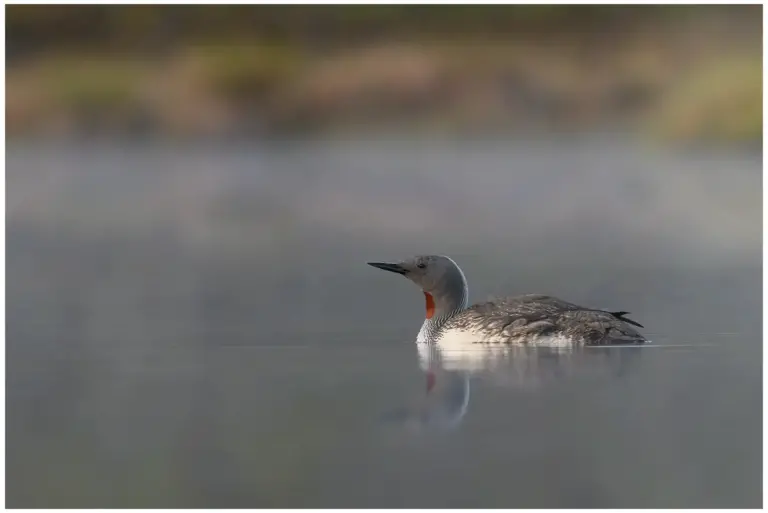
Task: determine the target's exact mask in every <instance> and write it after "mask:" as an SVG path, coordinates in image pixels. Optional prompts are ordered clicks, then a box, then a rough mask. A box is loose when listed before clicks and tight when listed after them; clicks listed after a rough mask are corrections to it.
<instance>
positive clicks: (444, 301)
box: [368, 255, 467, 310]
mask: <svg viewBox="0 0 768 513" xmlns="http://www.w3.org/2000/svg"><path fill="white" fill-rule="evenodd" d="M368 265H371V266H373V267H376V268H378V269H383V270H385V271H390V272H393V273H397V274H401V275H403V276H405V277H406V278H408V279H409V280H411V281H412V282H413V283H415V284H416V285H418V286H419V288H421V290H422V291H424V292H425V293H426V294H429V295H431V296H432V297H433V298H434V301H435V305H436V307H437V309H438V310H448V309H451V310H452V309H456V308H466V301H467V280H466V278H464V273H463V272H461V269H460V268H459V266H458V265H457V264H456V262H454V261H453V260H452V259H451V258H449V257H447V256H443V255H418V256H414V257H411V258H408V259H405V260H402V261H400V262H397V263H391V264H390V263H384V262H368Z"/></svg>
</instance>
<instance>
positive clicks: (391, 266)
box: [368, 262, 407, 274]
mask: <svg viewBox="0 0 768 513" xmlns="http://www.w3.org/2000/svg"><path fill="white" fill-rule="evenodd" d="M368 265H371V266H373V267H376V268H378V269H384V270H385V271H391V272H393V273H397V274H405V273H406V272H407V271H406V270H405V269H403V268H402V267H400V266H399V265H397V264H385V263H383V262H368Z"/></svg>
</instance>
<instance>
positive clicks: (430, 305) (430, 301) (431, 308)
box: [424, 292, 435, 319]
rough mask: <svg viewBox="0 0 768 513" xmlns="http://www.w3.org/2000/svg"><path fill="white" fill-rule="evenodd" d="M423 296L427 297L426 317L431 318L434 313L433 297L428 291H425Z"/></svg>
mask: <svg viewBox="0 0 768 513" xmlns="http://www.w3.org/2000/svg"><path fill="white" fill-rule="evenodd" d="M424 297H425V298H426V299H427V319H431V318H432V316H433V315H435V298H433V297H432V294H430V293H429V292H425V293H424Z"/></svg>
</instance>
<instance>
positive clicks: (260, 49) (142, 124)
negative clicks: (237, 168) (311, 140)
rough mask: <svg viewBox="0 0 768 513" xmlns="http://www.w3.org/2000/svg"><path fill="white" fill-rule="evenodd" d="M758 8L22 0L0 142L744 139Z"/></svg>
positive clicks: (12, 28)
mask: <svg viewBox="0 0 768 513" xmlns="http://www.w3.org/2000/svg"><path fill="white" fill-rule="evenodd" d="M761 8H762V7H761V6H727V5H725V6H663V5H659V6H600V5H594V6H589V5H584V6H581V5H531V6H526V5H520V6H504V5H493V6H466V5H463V6H462V5H456V6H409V5H392V6H383V5H378V6H368V5H348V6H272V5H250V6H248V5H241V6H205V5H194V6H169V5H133V6H131V5H115V6H111V5H87V6H63V5H55V6H35V5H30V6H22V5H13V6H9V7H8V9H7V17H6V28H7V31H6V33H7V41H6V48H7V65H8V68H7V74H6V105H7V110H6V123H7V128H8V132H9V134H11V135H13V134H16V135H29V134H46V133H54V134H56V133H58V134H62V133H63V134H72V133H79V132H83V131H86V132H94V133H108V134H113V135H119V136H126V135H133V136H136V135H145V136H146V135H150V136H157V135H160V134H162V135H212V134H222V133H224V134H232V133H250V132H254V131H255V132H257V133H259V134H265V133H266V134H269V133H283V134H285V133H287V134H296V133H301V132H307V131H321V132H322V131H327V130H333V129H339V128H341V129H344V128H345V127H346V129H354V130H358V129H360V128H366V129H371V128H381V127H383V128H384V129H392V128H393V127H397V128H398V129H399V128H400V127H402V126H409V127H411V128H413V129H422V128H423V129H425V130H428V131H435V130H437V131H446V130H447V131H453V132H455V131H473V130H522V131H525V130H535V129H539V128H544V129H555V130H563V129H572V130H599V129H600V127H605V126H611V127H615V126H616V123H619V124H622V125H625V126H629V127H633V126H634V127H639V128H642V127H646V128H648V127H650V132H651V133H652V134H654V135H655V136H657V137H659V138H662V139H669V140H687V139H697V138H707V139H713V140H723V141H740V140H755V139H756V138H759V137H760V135H761V130H762V101H761V99H762V98H761V96H759V93H758V91H761V87H762V83H761V67H760V58H759V56H760V47H761V46H760V45H761V35H762V33H761V32H762V29H761V25H760V20H761V16H760V14H761V12H760V10H761Z"/></svg>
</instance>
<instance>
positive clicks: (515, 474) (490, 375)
mask: <svg viewBox="0 0 768 513" xmlns="http://www.w3.org/2000/svg"><path fill="white" fill-rule="evenodd" d="M6 165H7V175H6V176H7V185H8V193H7V214H6V215H7V224H6V229H7V259H8V260H7V268H6V269H7V293H6V297H7V311H6V313H7V317H6V318H7V331H6V334H7V345H6V357H7V360H6V361H7V365H6V376H7V380H6V405H7V409H6V433H7V438H6V458H7V460H6V476H7V482H6V491H7V498H8V499H7V505H8V506H9V507H270V506H271V507H478V508H480V507H509V508H520V507H760V506H761V497H762V490H761V483H762V465H761V462H762V400H761V373H762V336H761V311H762V305H761V278H762V269H761V230H762V227H761V217H760V213H761V201H762V198H761V155H760V154H759V153H746V152H745V153H725V152H715V151H707V152H703V151H688V152H677V153H670V152H660V151H654V150H651V149H649V148H641V147H636V146H632V145H630V144H627V143H622V142H621V141H613V140H605V139H600V138H597V139H585V140H581V141H573V140H561V141H549V142H546V143H544V142H532V141H515V142H510V141H501V140H497V141H482V142H479V141H475V142H470V141H465V142H461V143H456V142H434V141H433V142H424V141H412V142H404V141H334V142H328V141H326V142H314V143H306V142H305V143H282V144H279V143H271V144H269V145H265V144H262V145H259V144H255V143H248V144H244V143H237V144H230V145H222V144H219V145H216V144H213V143H208V144H199V145H171V144H168V145H164V146H163V145H139V144H123V145H116V144H111V143H104V142H99V143H96V142H93V143H79V144H76V143H71V144H64V143H56V144H54V143H40V142H16V143H13V142H12V143H9V146H8V153H7V157H6ZM416 253H442V254H448V255H451V256H452V257H453V258H454V259H455V260H456V261H457V262H458V263H459V264H460V265H461V266H462V268H463V270H464V272H465V274H466V275H467V278H468V280H469V286H470V298H471V300H473V301H477V300H482V299H485V298H486V297H488V296H491V295H504V294H521V293H529V292H539V293H547V294H553V295H556V296H558V297H561V298H563V299H566V300H569V301H573V302H576V303H581V304H585V305H589V306H594V307H599V308H611V309H615V310H629V311H630V312H632V315H631V316H630V317H631V318H633V319H636V320H637V321H639V322H641V323H642V324H643V325H645V327H646V328H645V329H644V330H643V333H645V334H646V335H647V336H648V337H649V338H651V339H652V341H653V344H652V345H651V346H649V347H643V348H612V349H586V350H583V351H576V352H554V351H532V350H528V351H526V350H520V349H518V350H516V351H513V352H511V353H509V354H508V355H506V356H505V357H503V358H499V357H492V356H490V355H485V354H482V353H479V352H478V353H474V354H465V355H453V356H451V357H446V358H444V359H443V361H442V363H441V364H440V365H439V366H438V367H437V368H433V369H431V370H432V371H433V372H434V374H433V378H434V381H433V385H434V386H433V387H431V388H430V389H429V393H428V391H427V388H428V387H427V386H426V384H427V381H428V380H427V376H426V374H425V367H426V365H425V360H424V354H423V353H422V354H421V355H420V353H419V351H417V348H416V346H415V344H414V343H413V340H414V339H415V335H416V332H417V331H418V328H419V325H420V323H421V319H422V317H423V304H422V302H423V297H422V296H421V294H420V293H419V292H418V290H417V289H416V288H415V287H414V286H413V285H412V284H411V283H409V282H407V280H403V279H402V278H400V277H398V276H395V275H391V274H388V273H383V272H381V271H378V270H376V269H373V268H371V267H368V266H366V265H365V262H366V261H369V260H379V261H387V260H397V259H399V258H403V257H406V256H410V255H412V254H416ZM430 379H432V378H430Z"/></svg>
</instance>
